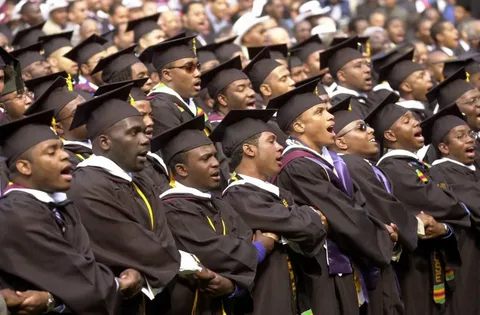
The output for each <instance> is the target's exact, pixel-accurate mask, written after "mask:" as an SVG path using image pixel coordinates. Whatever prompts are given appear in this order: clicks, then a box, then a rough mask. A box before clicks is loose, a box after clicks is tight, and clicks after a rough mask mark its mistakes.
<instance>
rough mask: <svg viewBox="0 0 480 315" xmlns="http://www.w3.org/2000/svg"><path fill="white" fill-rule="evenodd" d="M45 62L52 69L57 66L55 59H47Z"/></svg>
mask: <svg viewBox="0 0 480 315" xmlns="http://www.w3.org/2000/svg"><path fill="white" fill-rule="evenodd" d="M47 61H48V63H49V64H50V65H51V66H52V67H56V66H57V65H58V60H57V59H55V58H52V57H48V58H47Z"/></svg>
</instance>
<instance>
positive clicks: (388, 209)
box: [342, 154, 418, 315]
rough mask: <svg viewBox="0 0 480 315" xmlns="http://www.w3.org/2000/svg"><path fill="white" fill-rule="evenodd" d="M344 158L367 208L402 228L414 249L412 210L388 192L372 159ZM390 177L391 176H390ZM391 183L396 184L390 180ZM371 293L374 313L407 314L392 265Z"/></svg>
mask: <svg viewBox="0 0 480 315" xmlns="http://www.w3.org/2000/svg"><path fill="white" fill-rule="evenodd" d="M342 158H343V160H344V161H345V163H346V164H347V167H348V170H349V172H350V175H351V176H352V178H353V180H354V181H355V182H356V183H357V184H358V185H359V186H360V189H361V191H362V194H363V195H364V196H365V199H366V204H365V209H366V210H368V212H369V213H370V214H371V215H373V216H375V217H376V218H377V219H379V220H380V221H382V222H383V223H385V224H390V223H395V224H396V225H397V226H398V228H399V233H398V234H399V243H400V244H401V245H402V246H403V247H404V248H405V250H409V251H412V250H414V249H415V248H416V247H417V240H418V239H417V219H416V218H415V216H414V215H412V214H411V213H409V212H408V210H407V209H406V207H405V205H404V204H403V203H402V202H400V201H399V200H398V199H396V198H395V197H394V196H393V195H392V194H390V193H388V191H387V190H386V188H385V186H384V184H383V183H382V182H380V180H378V178H377V177H376V175H375V172H374V170H373V168H372V165H370V164H369V162H367V161H365V160H364V159H363V158H361V157H359V156H356V155H351V154H349V155H343V156H342ZM385 177H386V176H385ZM386 178H387V180H388V177H386ZM389 187H392V185H391V183H390V182H389ZM369 297H370V303H369V307H368V309H369V313H370V314H379V315H381V314H392V315H393V314H404V308H403V302H402V300H401V297H400V292H399V290H398V287H397V280H396V278H395V271H394V270H393V267H392V265H389V266H387V267H385V268H383V269H382V270H381V274H380V277H379V279H378V281H377V285H376V287H375V288H374V289H372V290H370V291H369Z"/></svg>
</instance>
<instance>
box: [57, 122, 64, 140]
mask: <svg viewBox="0 0 480 315" xmlns="http://www.w3.org/2000/svg"><path fill="white" fill-rule="evenodd" d="M55 132H56V133H57V135H58V136H59V137H62V136H63V135H64V134H65V131H64V130H63V124H62V123H61V122H57V123H56V124H55Z"/></svg>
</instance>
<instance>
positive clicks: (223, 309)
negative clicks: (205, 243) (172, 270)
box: [191, 215, 227, 315]
mask: <svg viewBox="0 0 480 315" xmlns="http://www.w3.org/2000/svg"><path fill="white" fill-rule="evenodd" d="M205 217H206V218H207V221H208V224H209V225H210V227H211V228H212V230H213V231H214V232H215V233H217V229H216V228H215V224H213V221H212V219H210V217H209V216H208V215H206V216H205ZM220 221H221V222H222V235H227V226H226V225H225V221H223V219H222V217H220ZM197 306H198V288H197V289H196V290H195V298H194V299H193V307H192V311H191V315H195V311H196V310H197ZM222 315H227V313H226V312H225V307H224V306H223V300H222Z"/></svg>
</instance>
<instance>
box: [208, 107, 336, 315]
mask: <svg viewBox="0 0 480 315" xmlns="http://www.w3.org/2000/svg"><path fill="white" fill-rule="evenodd" d="M273 113H274V111H271V110H234V111H231V112H230V113H229V114H228V115H227V116H226V117H225V119H224V120H223V121H222V122H221V123H220V125H219V126H218V127H217V128H216V129H215V130H214V132H213V133H212V134H211V136H210V138H211V139H212V140H213V141H219V142H220V141H221V142H222V144H223V150H224V152H225V154H226V155H227V156H228V157H229V158H231V162H230V163H231V168H232V169H234V170H235V176H234V177H233V178H232V180H231V181H230V183H229V186H228V187H227V189H225V191H224V192H223V199H224V200H225V201H227V202H228V203H229V204H231V205H232V206H233V208H234V209H235V211H236V212H237V213H238V214H240V216H241V217H242V219H243V220H244V221H245V222H246V223H247V224H248V226H249V227H250V228H251V229H252V230H253V231H255V230H263V231H270V232H273V233H275V234H277V235H278V236H279V237H281V238H282V242H279V243H276V244H275V248H274V250H273V251H272V253H271V254H270V255H269V256H268V257H267V258H266V259H265V261H264V262H263V263H262V264H261V265H260V266H259V267H258V269H257V274H256V277H255V285H254V287H253V290H252V299H253V314H292V315H294V314H299V313H301V310H300V309H299V308H298V296H297V291H298V290H302V289H304V288H302V289H300V288H298V287H297V283H296V275H295V272H294V266H293V265H294V264H295V256H296V255H297V254H295V252H293V251H292V249H291V248H289V246H288V244H290V245H291V247H292V248H295V249H299V255H301V256H304V257H300V261H299V262H301V261H302V260H305V261H308V260H313V261H314V260H315V259H316V257H317V256H319V255H318V254H319V252H320V251H321V250H322V249H323V245H324V240H325V238H326V234H327V233H326V232H327V224H326V220H325V217H324V216H323V214H322V213H321V212H320V211H318V210H315V209H314V208H312V207H309V206H297V205H296V204H295V202H294V201H293V198H292V196H291V195H290V194H289V193H288V192H287V191H286V190H284V189H280V188H278V187H277V186H275V185H273V184H270V183H269V182H267V180H268V179H269V178H271V177H273V176H276V175H278V172H279V171H280V162H279V160H280V158H281V156H282V150H283V147H282V146H280V145H279V144H278V143H277V142H276V136H275V134H274V133H273V132H272V131H271V129H270V125H268V124H267V122H268V120H269V119H270V118H271V117H272V115H273ZM322 217H323V219H324V220H325V221H324V222H325V225H323V224H322ZM286 245H287V246H286ZM314 264H315V262H314ZM267 301H272V302H271V303H266V302H267Z"/></svg>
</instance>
